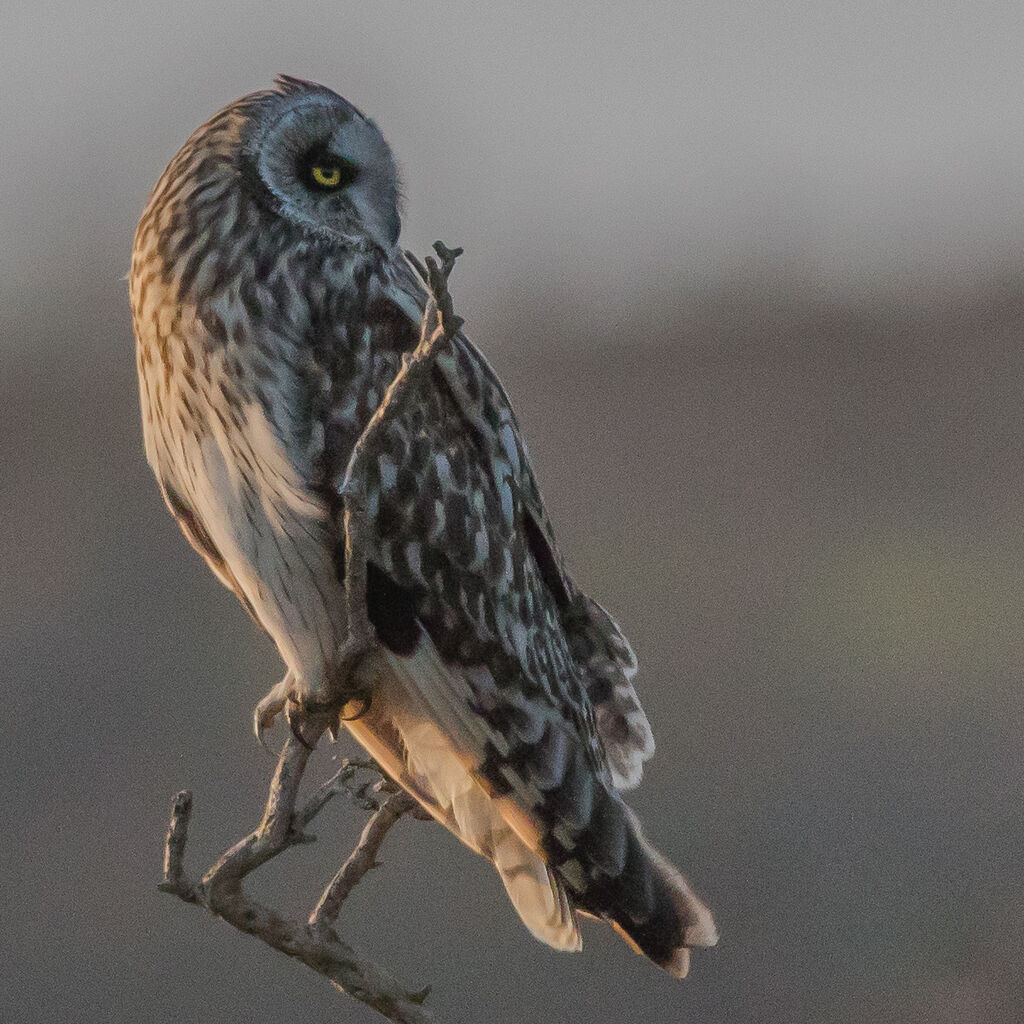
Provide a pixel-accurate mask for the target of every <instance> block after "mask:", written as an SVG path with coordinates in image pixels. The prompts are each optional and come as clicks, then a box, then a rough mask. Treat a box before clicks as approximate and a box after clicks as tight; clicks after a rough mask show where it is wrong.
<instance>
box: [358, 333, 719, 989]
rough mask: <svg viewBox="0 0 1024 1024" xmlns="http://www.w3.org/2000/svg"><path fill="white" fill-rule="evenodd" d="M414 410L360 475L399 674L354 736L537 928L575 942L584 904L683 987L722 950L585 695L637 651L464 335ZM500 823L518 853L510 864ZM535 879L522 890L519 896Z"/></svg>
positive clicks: (379, 611)
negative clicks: (634, 804)
mask: <svg viewBox="0 0 1024 1024" xmlns="http://www.w3.org/2000/svg"><path fill="white" fill-rule="evenodd" d="M408 398H409V400H408V401H407V402H404V403H403V405H402V407H400V408H397V409H395V410H394V411H393V412H392V413H391V414H390V415H388V416H386V417H385V420H384V422H383V423H382V428H381V429H382V440H383V444H382V451H381V454H380V456H379V458H378V460H377V461H376V462H375V463H372V464H371V465H370V466H368V467H367V470H366V475H365V477H364V478H363V479H362V480H361V481H360V483H361V486H362V487H363V489H364V493H365V496H366V499H367V504H368V510H369V512H370V515H371V517H372V521H373V529H372V530H371V531H370V532H371V535H372V536H371V538H370V544H369V551H368V557H369V561H370V564H369V567H368V583H369V587H368V598H369V601H370V608H369V612H370V618H371V620H372V621H373V622H374V625H375V626H376V628H377V631H378V634H379V635H380V637H381V639H382V640H383V642H384V644H385V646H386V647H387V649H388V652H389V653H388V655H387V657H388V658H389V659H390V665H389V667H388V668H387V669H386V670H385V671H384V672H382V673H381V674H380V675H379V676H378V681H377V683H376V684H375V686H374V690H373V693H374V699H373V702H372V703H371V709H370V713H369V716H368V718H367V720H366V721H360V722H357V723H354V728H353V731H354V732H355V733H356V735H357V736H358V737H359V738H360V739H361V741H362V742H364V743H365V744H366V745H367V746H368V748H369V749H371V750H372V751H373V752H374V753H375V754H377V755H378V756H383V757H384V763H385V764H386V765H387V766H388V768H389V770H390V771H392V772H393V773H394V774H396V777H398V778H399V781H402V782H403V784H404V785H407V786H408V787H409V788H410V789H411V791H413V792H415V793H417V795H420V794H424V795H425V796H426V798H427V799H426V800H425V803H426V805H427V806H428V807H430V809H431V810H432V811H433V812H434V813H435V814H437V816H438V817H439V818H441V820H443V821H444V822H445V823H446V824H448V825H449V827H451V828H452V829H453V831H456V832H457V834H460V835H461V836H462V837H463V838H464V839H466V841H467V842H469V844H470V845H473V846H474V847H475V848H477V849H479V850H480V851H481V852H484V853H487V854H488V855H489V856H491V857H492V859H493V860H494V862H495V864H496V866H498V868H499V872H500V873H501V874H502V878H503V880H504V881H505V885H506V888H507V889H508V890H509V893H510V895H511V896H512V898H513V902H514V903H515V904H516V906H517V909H519V911H520V914H521V915H522V916H523V919H524V921H526V922H527V924H528V925H529V926H530V927H531V928H532V929H533V930H534V931H535V934H538V935H541V936H542V937H545V938H546V940H547V941H551V942H552V944H554V945H560V946H562V948H572V947H573V946H574V945H575V943H576V942H577V941H578V938H577V935H576V932H575V927H574V924H573V920H572V907H577V908H579V909H580V910H583V911H586V912H589V913H592V914H595V915H597V916H601V917H604V918H606V919H608V920H609V921H611V922H612V923H613V924H614V925H615V927H616V928H618V929H619V930H620V931H621V932H622V934H623V935H624V936H626V937H627V938H628V940H629V941H630V942H631V943H633V944H634V946H635V947H636V948H638V949H640V950H642V951H643V952H645V953H646V954H647V955H648V956H650V957H651V958H652V959H654V960H655V961H656V962H658V963H660V964H662V965H663V966H665V967H666V969H668V970H670V971H672V972H673V973H676V974H680V975H681V974H685V972H686V970H687V965H688V953H687V947H688V946H690V945H694V944H706V943H709V942H713V941H714V931H713V924H712V922H711V919H710V915H709V914H708V913H707V911H706V908H704V907H703V905H702V904H701V903H700V901H699V900H697V899H696V898H695V897H694V896H693V893H692V891H691V890H690V889H689V887H688V886H687V884H686V882H685V880H684V879H683V878H682V877H681V876H680V875H679V874H678V872H676V871H675V870H674V869H673V868H672V867H671V866H670V865H669V864H668V863H667V862H666V861H665V860H664V858H662V857H661V856H660V855H659V854H658V853H657V852H656V851H655V850H653V849H652V848H651V847H650V845H649V844H648V843H647V841H646V840H645V839H644V837H643V835H642V832H641V830H640V828H639V825H638V824H637V822H636V819H635V817H634V816H633V815H632V813H631V812H630V811H629V809H628V808H627V807H626V806H625V805H624V804H623V803H622V801H621V799H620V797H619V796H618V795H617V793H616V792H615V788H616V783H618V784H619V785H622V784H629V782H630V781H631V780H630V778H629V776H628V772H627V773H626V774H625V776H624V775H623V772H621V771H616V770H613V769H614V761H613V757H610V756H609V751H610V750H615V749H617V746H616V743H615V742H614V741H613V742H609V741H608V740H606V739H605V737H603V736H602V735H601V733H600V731H599V727H598V721H597V715H596V713H595V702H594V701H593V700H592V697H591V691H592V689H593V688H594V687H595V686H599V685H606V686H608V687H609V689H613V685H614V684H609V681H608V680H609V678H611V679H614V680H621V681H622V682H623V683H624V684H625V685H627V686H629V683H628V675H629V673H630V672H631V671H632V669H633V667H634V664H635V662H634V659H633V658H632V652H631V651H630V650H629V648H628V645H627V644H626V642H625V641H624V639H623V638H622V636H621V633H620V631H619V630H618V628H617V627H616V626H615V624H614V623H613V622H612V620H611V619H610V618H608V616H607V615H606V614H605V613H604V612H603V611H602V610H601V609H600V608H599V607H598V606H597V605H595V604H593V603H592V602H590V601H589V600H588V599H587V598H586V597H584V596H583V595H582V594H580V593H579V592H578V591H577V590H576V589H575V587H574V586H573V585H572V582H571V580H570V579H569V578H568V576H567V575H566V573H565V572H564V570H563V568H562V566H561V561H560V559H559V557H558V554H557V551H556V549H555V547H554V544H553V542H552V540H551V535H550V525H549V524H548V523H547V519H546V516H545V515H544V513H543V504H542V502H541V499H540V495H539V493H538V491H537V488H536V483H535V481H534V479H533V475H532V472H531V471H530V468H529V462H528V457H527V453H526V449H525V446H524V444H523V442H522V438H521V435H520V432H519V427H518V424H517V422H516V420H515V417H514V415H513V413H512V411H511V408H510V406H509V402H508V399H507V397H506V396H505V394H504V392H503V390H502V389H501V386H500V385H499V384H498V382H497V380H496V378H495V377H494V374H493V372H492V371H491V370H490V368H489V367H488V366H487V364H486V362H485V361H484V360H483V357H482V356H480V354H479V353H478V352H476V350H475V349H474V348H473V347H472V346H471V345H470V344H469V343H468V341H466V340H465V339H463V338H461V337H459V338H457V339H455V341H454V342H453V343H451V344H450V345H448V346H446V347H445V348H443V349H442V350H441V351H439V352H438V353H437V356H436V364H435V366H434V368H433V371H432V374H431V375H430V377H429V379H427V380H426V381H425V383H424V384H423V385H421V386H420V387H419V389H418V391H416V392H414V393H411V394H410V395H409V396H408ZM595 673H596V674H597V675H601V674H603V676H604V677H605V678H603V679H597V678H595ZM629 690H630V693H631V692H632V688H631V686H629ZM616 700H617V698H616V697H615V695H614V694H613V693H609V694H608V695H607V699H606V700H604V701H598V702H597V706H598V707H601V705H602V704H605V705H608V706H611V705H614V704H615V702H616ZM634 701H635V698H634ZM374 703H376V704H378V708H377V710H376V711H375V710H374V708H373V704H374ZM380 704H383V705H385V708H386V713H383V714H382V710H381V708H380V706H379V705H380ZM630 710H632V709H630ZM635 710H636V711H637V712H639V706H638V705H636V708H635ZM375 714H376V715H378V716H381V717H379V718H377V719H374V715H375ZM639 715H640V716H641V717H642V712H639ZM389 723H390V724H389ZM643 725H644V726H645V727H646V719H643ZM388 730H391V731H392V733H393V739H391V740H389V739H388V735H387V733H388ZM647 732H648V735H649V730H647ZM628 742H629V741H628V738H627V743H626V744H621V745H620V746H621V749H623V750H626V749H627V748H628ZM646 746H648V744H647V743H644V747H646ZM624 756H625V755H624ZM637 758H638V755H637V754H636V752H635V751H633V753H631V754H630V755H629V757H628V758H627V760H629V761H630V763H629V764H628V765H627V769H629V770H632V761H633V760H636V759H637ZM480 792H482V793H483V794H485V795H486V797H487V799H486V800H482V801H481V800H480V799H479V796H476V797H475V799H476V806H475V807H474V806H473V803H472V798H473V796H474V794H479V793H480ZM460 808H461V809H462V810H461V812H460ZM460 813H461V815H462V817H461V818H460ZM502 825H504V826H507V828H508V829H511V831H512V833H513V834H514V836H515V837H516V839H517V840H518V844H519V845H518V846H517V847H516V848H515V849H514V850H513V851H512V860H511V861H510V862H509V863H508V864H507V865H506V867H505V868H504V869H503V868H502V866H501V863H500V858H499V856H497V855H496V853H497V851H498V850H499V849H505V847H504V845H503V844H502V845H501V846H500V847H499V845H498V844H497V843H496V842H495V841H494V840H495V837H498V836H500V826H502ZM524 878H525V886H526V890H525V892H526V894H525V896H524V895H523V894H517V893H516V892H515V885H516V882H517V881H518V880H521V879H524ZM566 894H568V895H566Z"/></svg>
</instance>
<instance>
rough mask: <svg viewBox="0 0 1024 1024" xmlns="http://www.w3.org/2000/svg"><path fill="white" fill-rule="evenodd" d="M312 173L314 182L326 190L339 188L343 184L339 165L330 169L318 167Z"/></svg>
mask: <svg viewBox="0 0 1024 1024" xmlns="http://www.w3.org/2000/svg"><path fill="white" fill-rule="evenodd" d="M312 173H313V180H314V181H315V182H316V183H317V184H318V185H323V187H324V188H337V187H338V186H339V185H340V184H341V168H340V167H339V166H338V165H337V164H334V165H333V166H330V167H320V166H316V167H314V168H313V170H312Z"/></svg>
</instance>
